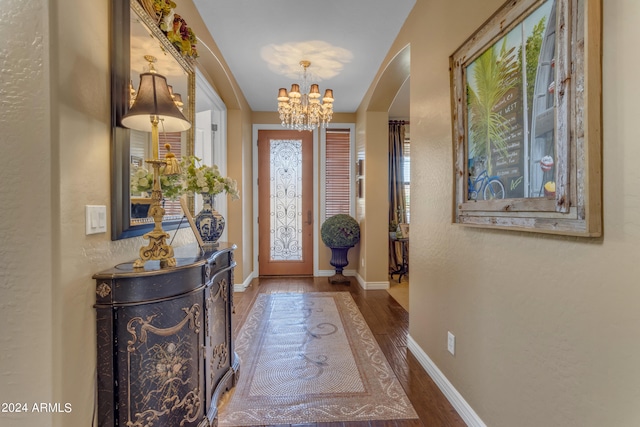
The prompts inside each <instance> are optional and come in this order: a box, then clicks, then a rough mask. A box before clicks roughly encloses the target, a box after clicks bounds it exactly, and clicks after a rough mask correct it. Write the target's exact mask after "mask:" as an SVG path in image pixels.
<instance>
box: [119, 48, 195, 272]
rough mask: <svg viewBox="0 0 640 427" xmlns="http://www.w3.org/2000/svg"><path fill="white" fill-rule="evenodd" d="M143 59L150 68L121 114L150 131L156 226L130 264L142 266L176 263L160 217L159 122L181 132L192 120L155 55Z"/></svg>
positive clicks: (133, 126) (131, 125) (124, 121)
mask: <svg viewBox="0 0 640 427" xmlns="http://www.w3.org/2000/svg"><path fill="white" fill-rule="evenodd" d="M145 59H146V60H147V61H149V65H150V66H149V68H150V70H149V72H147V73H142V74H140V86H139V88H138V92H137V93H136V98H135V101H134V102H133V105H131V108H129V112H127V114H125V115H124V116H123V117H122V125H123V126H125V127H127V128H129V129H134V130H139V131H144V132H151V144H152V147H153V148H152V149H153V159H147V160H145V162H146V163H148V164H150V165H151V166H152V167H153V188H152V191H151V205H150V207H149V216H151V217H153V221H154V223H155V226H154V228H153V230H152V231H150V232H148V233H146V234H145V235H144V236H143V237H144V238H145V239H148V240H149V244H148V245H146V246H143V247H141V248H140V258H139V259H137V260H136V261H135V262H134V263H133V267H134V268H142V267H144V264H145V262H146V261H148V260H159V261H160V266H161V267H175V265H176V259H175V258H174V256H173V248H172V247H171V245H169V244H168V243H167V241H166V239H167V238H168V237H169V233H167V232H165V231H164V230H163V229H162V218H163V217H164V212H165V211H164V208H163V207H162V188H161V186H160V167H161V166H163V165H165V164H166V160H164V159H160V158H159V156H158V152H159V147H158V144H159V137H158V124H159V123H162V128H163V130H164V131H165V132H182V131H184V130H187V129H189V128H190V127H191V123H189V121H188V120H187V119H186V118H185V117H184V116H183V115H182V113H181V112H180V110H179V109H178V107H177V106H176V104H175V102H174V100H173V98H172V97H171V94H170V93H169V88H168V87H167V79H166V78H165V77H164V76H161V75H160V74H158V73H157V72H156V71H155V69H154V67H153V62H155V58H154V57H152V56H145Z"/></svg>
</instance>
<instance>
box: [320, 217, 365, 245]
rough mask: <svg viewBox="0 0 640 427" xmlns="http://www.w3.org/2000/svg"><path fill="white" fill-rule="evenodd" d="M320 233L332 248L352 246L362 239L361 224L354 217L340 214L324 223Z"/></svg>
mask: <svg viewBox="0 0 640 427" xmlns="http://www.w3.org/2000/svg"><path fill="white" fill-rule="evenodd" d="M320 235H321V236H322V241H323V242H324V244H325V245H327V246H328V247H330V248H343V247H351V246H354V245H355V244H356V243H358V242H359V241H360V225H359V224H358V221H356V220H355V219H354V218H353V217H351V216H349V215H347V214H338V215H334V216H332V217H331V218H328V219H327V220H326V221H325V222H324V223H323V224H322V227H321V228H320Z"/></svg>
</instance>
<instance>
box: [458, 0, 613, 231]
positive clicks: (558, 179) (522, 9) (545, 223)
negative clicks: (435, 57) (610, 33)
mask: <svg viewBox="0 0 640 427" xmlns="http://www.w3.org/2000/svg"><path fill="white" fill-rule="evenodd" d="M543 10H544V12H542V11H543ZM543 16H544V17H546V20H547V21H546V24H544V25H543V24H541V23H540V21H541V20H542V21H543V22H544V19H542V18H541V17H543ZM601 22H602V5H601V0H510V1H508V2H507V3H505V4H504V5H503V6H502V7H501V8H500V9H499V10H498V11H497V12H496V13H495V14H494V15H493V16H492V17H491V18H489V20H488V21H487V22H486V23H485V24H483V25H482V27H481V28H479V29H478V30H477V31H476V32H475V33H474V34H473V35H472V36H471V37H470V38H469V39H468V40H467V41H466V42H465V43H464V44H463V45H462V46H461V47H460V48H459V49H458V50H456V52H454V54H453V55H452V56H451V57H450V70H451V100H452V119H453V129H452V134H453V154H454V170H453V172H454V179H453V182H454V189H453V192H454V206H453V222H454V223H456V224H462V225H469V226H476V227H488V228H500V229H508V230H518V231H531V232H540V233H550V234H564V235H573V236H585V237H597V236H601V235H602V173H601V170H602V167H601V163H602V133H601V127H602V118H601V116H602V115H601V108H602V48H601V39H602V24H601ZM532 23H533V24H532ZM534 24H537V25H538V28H537V29H536V28H535V25H534ZM518 32H521V36H520V37H521V43H520V44H519V45H518V44H517V43H513V41H512V40H509V41H506V40H507V36H508V35H510V34H511V35H515V34H517V33H518ZM512 38H513V37H512ZM536 38H537V39H538V40H537V42H536V40H535V39H536ZM536 43H537V44H538V46H537V47H536ZM545 44H546V46H544V45H545ZM532 46H533V47H532ZM527 49H528V50H527ZM527 52H529V54H527ZM532 52H533V53H532ZM545 52H547V53H546V54H545ZM548 52H552V54H551V55H549V54H548ZM479 69H481V71H476V70H479ZM518 69H519V70H518ZM527 70H528V71H527ZM478 73H480V74H482V73H484V76H483V75H478ZM544 75H548V76H550V77H549V78H548V79H547V80H546V81H545V79H544V78H543V76H544ZM487 76H489V77H490V78H487ZM483 77H484V79H485V85H484V86H483V83H481V79H482V78H483ZM487 82H488V83H487ZM489 91H493V93H492V94H489V93H488V92H489ZM543 95H546V97H547V98H548V101H547V107H552V108H547V111H546V112H545V111H542V110H544V108H541V107H538V108H536V107H535V105H534V104H535V103H536V101H537V102H538V103H542V104H544V102H543V101H541V97H543ZM479 98H482V99H480V100H479ZM514 108H515V109H520V110H521V112H519V113H516V114H515V115H514V113H513V111H514ZM534 110H537V111H534ZM483 114H484V115H483ZM518 114H521V119H519V120H518V119H516V118H514V117H515V116H516V115H518ZM483 120H484V122H483ZM543 134H545V135H546V138H547V143H546V146H545V145H540V144H539V143H538V142H537V141H538V140H539V139H540V138H541V137H542V135H543ZM536 138H538V139H536ZM532 141H533V142H532ZM535 147H546V148H542V149H537V150H536V148H535ZM545 150H547V151H548V153H545ZM477 161H481V163H479V164H478V162H477ZM501 168H502V169H501ZM519 174H520V175H519ZM503 181H504V182H503ZM520 186H522V188H521V189H519V187H520Z"/></svg>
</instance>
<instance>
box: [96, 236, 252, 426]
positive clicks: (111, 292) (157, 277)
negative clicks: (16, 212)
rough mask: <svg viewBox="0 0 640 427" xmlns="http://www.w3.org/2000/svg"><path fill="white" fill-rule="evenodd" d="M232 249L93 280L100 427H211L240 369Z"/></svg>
mask: <svg viewBox="0 0 640 427" xmlns="http://www.w3.org/2000/svg"><path fill="white" fill-rule="evenodd" d="M235 248H236V247H235V245H232V244H225V243H221V244H220V246H219V248H218V249H217V250H215V251H211V252H206V253H204V254H202V255H201V254H200V251H199V250H198V248H196V247H191V248H178V249H177V250H176V260H177V266H176V267H171V268H163V269H160V267H159V263H158V262H157V261H155V262H153V261H152V262H147V264H146V265H145V267H144V269H142V270H134V269H133V266H132V263H125V264H120V265H117V266H116V267H114V268H112V269H110V270H107V271H103V272H101V273H98V274H96V275H95V276H93V278H94V279H96V305H95V308H96V321H97V334H98V335H97V344H98V425H99V426H105V427H106V426H109V427H111V426H116V425H120V426H129V427H147V426H183V427H188V426H197V427H208V426H216V425H217V421H218V419H217V416H218V409H217V405H218V400H219V398H220V397H221V395H222V394H223V393H224V392H225V391H227V390H229V389H230V388H231V387H233V386H234V385H235V384H236V382H237V378H238V370H239V366H240V362H239V359H238V356H237V355H236V353H235V352H234V349H233V340H232V328H231V312H232V309H233V268H234V267H235V265H236V264H235V261H234V260H233V251H234V249H235ZM180 249H183V250H182V251H181V250H180ZM181 256H182V257H181Z"/></svg>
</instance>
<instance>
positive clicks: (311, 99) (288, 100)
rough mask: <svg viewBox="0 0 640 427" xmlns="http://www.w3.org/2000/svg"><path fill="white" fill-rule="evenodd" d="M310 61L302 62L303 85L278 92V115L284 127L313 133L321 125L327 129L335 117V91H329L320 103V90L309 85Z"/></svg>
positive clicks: (281, 89) (295, 84)
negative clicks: (308, 69) (308, 70)
mask: <svg viewBox="0 0 640 427" xmlns="http://www.w3.org/2000/svg"><path fill="white" fill-rule="evenodd" d="M310 65H311V62H309V61H300V66H301V67H302V83H301V85H298V84H297V83H294V84H292V85H291V90H290V91H289V92H287V89H285V88H280V90H279V91H278V113H279V114H280V120H281V121H282V126H284V127H286V128H288V129H295V130H299V131H302V130H308V131H313V130H314V129H317V128H318V127H319V126H320V125H321V124H322V127H326V126H327V124H328V123H329V122H330V121H331V118H332V117H333V90H332V89H327V90H326V91H325V93H324V97H322V103H321V102H320V101H321V99H320V88H319V87H318V85H317V84H315V83H314V84H311V85H309V82H308V76H307V68H309V66H310Z"/></svg>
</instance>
